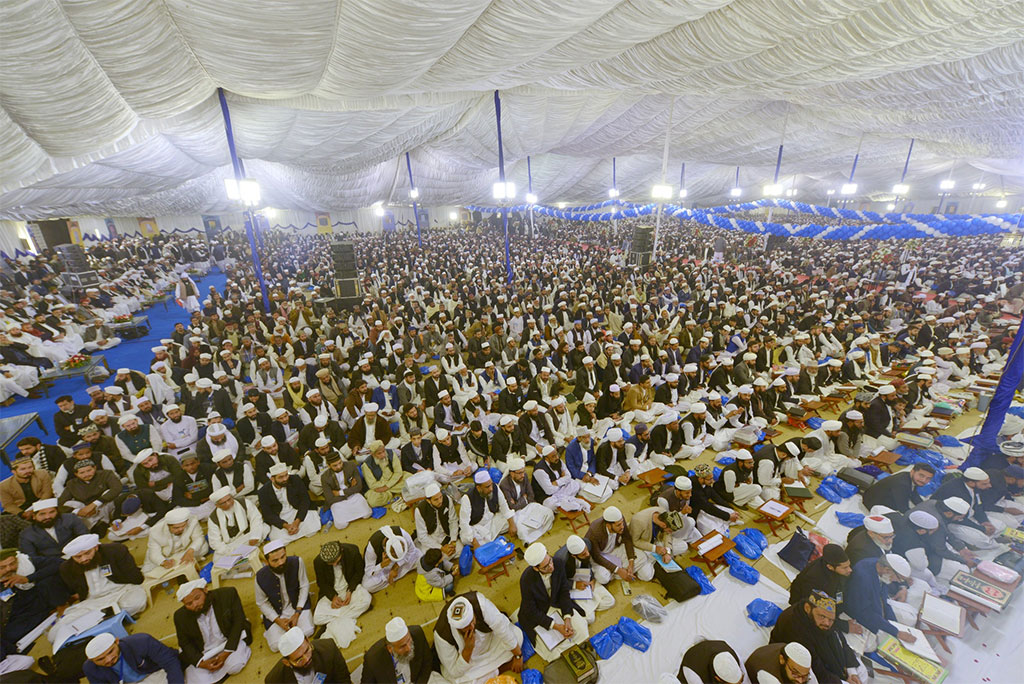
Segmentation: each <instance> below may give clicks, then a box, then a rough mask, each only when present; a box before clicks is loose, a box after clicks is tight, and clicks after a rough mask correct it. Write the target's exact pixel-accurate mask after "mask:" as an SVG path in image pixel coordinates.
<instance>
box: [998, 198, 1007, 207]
mask: <svg viewBox="0 0 1024 684" xmlns="http://www.w3.org/2000/svg"><path fill="white" fill-rule="evenodd" d="M1005 208H1006V199H1005V198H1004V199H1001V200H996V209H1005Z"/></svg>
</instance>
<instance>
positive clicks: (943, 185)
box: [939, 178, 956, 190]
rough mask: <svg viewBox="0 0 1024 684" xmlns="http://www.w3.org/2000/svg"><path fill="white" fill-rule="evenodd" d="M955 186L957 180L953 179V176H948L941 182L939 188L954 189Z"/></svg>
mask: <svg viewBox="0 0 1024 684" xmlns="http://www.w3.org/2000/svg"><path fill="white" fill-rule="evenodd" d="M955 187H956V181H955V180H953V179H952V178H946V179H945V180H943V181H942V182H941V183H939V190H952V189H953V188H955Z"/></svg>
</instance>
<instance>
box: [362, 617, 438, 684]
mask: <svg viewBox="0 0 1024 684" xmlns="http://www.w3.org/2000/svg"><path fill="white" fill-rule="evenodd" d="M433 669H434V657H433V650H432V649H431V648H430V644H429V643H427V637H426V635H425V634H424V633H423V628H422V627H420V626H419V625H413V626H412V627H408V626H406V624H405V620H403V619H402V618H400V617H395V618H391V620H389V621H388V623H387V624H386V625H384V638H383V639H380V640H378V641H377V642H375V643H374V644H373V645H372V646H370V648H368V649H367V650H366V655H364V656H363V678H362V680H361V681H362V684H397V683H398V682H399V681H402V682H404V683H405V684H426V682H427V680H429V679H430V673H431V671H432V670H433Z"/></svg>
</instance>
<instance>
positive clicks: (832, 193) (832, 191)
mask: <svg viewBox="0 0 1024 684" xmlns="http://www.w3.org/2000/svg"><path fill="white" fill-rule="evenodd" d="M825 194H826V195H834V194H836V191H835V190H833V189H832V188H829V189H828V190H826V191H825Z"/></svg>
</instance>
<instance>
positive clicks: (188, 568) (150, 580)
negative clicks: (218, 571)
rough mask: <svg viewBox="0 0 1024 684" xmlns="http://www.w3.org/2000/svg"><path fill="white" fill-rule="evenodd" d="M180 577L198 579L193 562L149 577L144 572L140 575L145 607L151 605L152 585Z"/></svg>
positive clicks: (190, 579) (187, 579) (150, 606)
mask: <svg viewBox="0 0 1024 684" xmlns="http://www.w3.org/2000/svg"><path fill="white" fill-rule="evenodd" d="M161 569H162V568H161ZM150 572H152V571H150ZM181 577H184V578H185V580H186V581H188V582H191V581H192V580H194V579H199V571H198V570H196V566H195V564H192V565H183V566H178V567H174V568H170V569H169V570H166V571H165V572H164V573H163V574H161V575H160V576H159V577H151V576H150V575H149V574H144V575H143V576H142V578H143V579H142V590H143V591H145V592H146V608H152V607H153V588H154V587H159V586H162V585H163V583H164V582H168V583H173V582H174V581H175V580H177V579H179V578H181Z"/></svg>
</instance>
